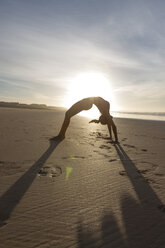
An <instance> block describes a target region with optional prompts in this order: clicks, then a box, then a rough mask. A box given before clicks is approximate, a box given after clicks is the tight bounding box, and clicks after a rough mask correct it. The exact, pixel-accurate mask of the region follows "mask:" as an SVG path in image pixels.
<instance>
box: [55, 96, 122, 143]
mask: <svg viewBox="0 0 165 248" xmlns="http://www.w3.org/2000/svg"><path fill="white" fill-rule="evenodd" d="M93 104H94V105H96V107H97V108H98V109H99V111H100V113H101V116H100V118H99V120H92V121H90V122H89V123H92V122H94V123H101V124H102V125H107V126H108V130H109V134H110V139H112V133H111V127H112V130H113V133H114V136H115V141H116V142H118V136H117V128H116V126H115V124H114V122H113V120H112V118H113V117H112V116H111V115H110V113H109V111H110V104H109V102H108V101H106V100H104V99H103V98H101V97H88V98H84V99H82V100H81V101H78V102H76V103H75V104H74V105H72V106H71V108H70V109H69V110H68V111H66V113H65V119H64V122H63V124H62V127H61V130H60V132H59V134H58V136H55V137H53V138H51V140H56V139H64V138H65V133H66V130H67V128H68V126H69V123H70V118H71V117H72V116H74V115H76V114H78V113H79V112H81V111H83V110H89V109H90V108H92V106H93Z"/></svg>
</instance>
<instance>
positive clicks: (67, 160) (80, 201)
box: [0, 108, 165, 248]
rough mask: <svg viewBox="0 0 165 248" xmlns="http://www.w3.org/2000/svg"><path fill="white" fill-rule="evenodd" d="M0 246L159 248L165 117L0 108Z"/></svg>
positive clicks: (163, 238) (164, 221)
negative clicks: (108, 119)
mask: <svg viewBox="0 0 165 248" xmlns="http://www.w3.org/2000/svg"><path fill="white" fill-rule="evenodd" d="M0 115H1V122H0V233H1V235H0V247H7V248H14V247H17V248H19V247H20V248H23V247H25V248H32V247H33V248H34V247H40V248H46V247H53V248H54V247H57V248H68V247H73V248H91V247H92V248H99V247H100V248H101V247H102V248H115V247H116V248H120V247H121V248H127V247H129V248H141V247H145V248H151V247H152V248H164V247H165V235H164V230H165V194H164V192H165V186H164V179H165V166H164V160H165V159H164V158H165V155H164V147H165V133H164V130H165V122H163V121H162V122H159V121H144V120H143V121H142V120H128V119H115V122H116V124H117V126H118V130H119V140H120V144H114V143H112V142H110V140H108V139H107V135H108V131H107V129H106V127H105V126H101V125H97V124H90V125H89V124H88V120H87V119H86V118H82V117H78V116H76V117H74V118H73V119H72V121H71V125H70V127H69V129H68V131H67V137H66V139H65V140H63V141H61V142H59V143H58V142H51V143H50V142H49V140H48V139H49V138H50V137H52V136H54V135H56V134H57V133H58V130H59V128H60V125H61V123H62V121H63V117H64V112H57V111H54V110H50V111H46V110H28V109H26V110H25V109H9V108H5V109H4V108H0Z"/></svg>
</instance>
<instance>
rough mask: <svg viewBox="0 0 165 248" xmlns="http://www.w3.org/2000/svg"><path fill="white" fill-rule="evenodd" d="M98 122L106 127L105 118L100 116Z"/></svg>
mask: <svg viewBox="0 0 165 248" xmlns="http://www.w3.org/2000/svg"><path fill="white" fill-rule="evenodd" d="M99 122H100V123H101V124H102V125H106V124H107V118H106V117H105V116H104V115H101V116H100V118H99Z"/></svg>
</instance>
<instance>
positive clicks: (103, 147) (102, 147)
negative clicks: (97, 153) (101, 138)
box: [99, 145, 111, 149]
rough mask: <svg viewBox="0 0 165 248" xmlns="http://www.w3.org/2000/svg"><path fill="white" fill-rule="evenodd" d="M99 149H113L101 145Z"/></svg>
mask: <svg viewBox="0 0 165 248" xmlns="http://www.w3.org/2000/svg"><path fill="white" fill-rule="evenodd" d="M99 148H101V149H111V147H110V146H106V145H101V146H99Z"/></svg>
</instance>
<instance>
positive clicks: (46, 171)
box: [38, 166, 62, 177]
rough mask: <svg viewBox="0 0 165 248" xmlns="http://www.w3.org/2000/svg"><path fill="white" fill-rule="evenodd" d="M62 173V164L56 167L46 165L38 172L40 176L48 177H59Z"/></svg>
mask: <svg viewBox="0 0 165 248" xmlns="http://www.w3.org/2000/svg"><path fill="white" fill-rule="evenodd" d="M61 174H62V169H61V167H60V166H55V167H51V166H44V167H42V168H41V169H40V170H39V172H38V175H39V176H48V177H58V176H60V175H61Z"/></svg>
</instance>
